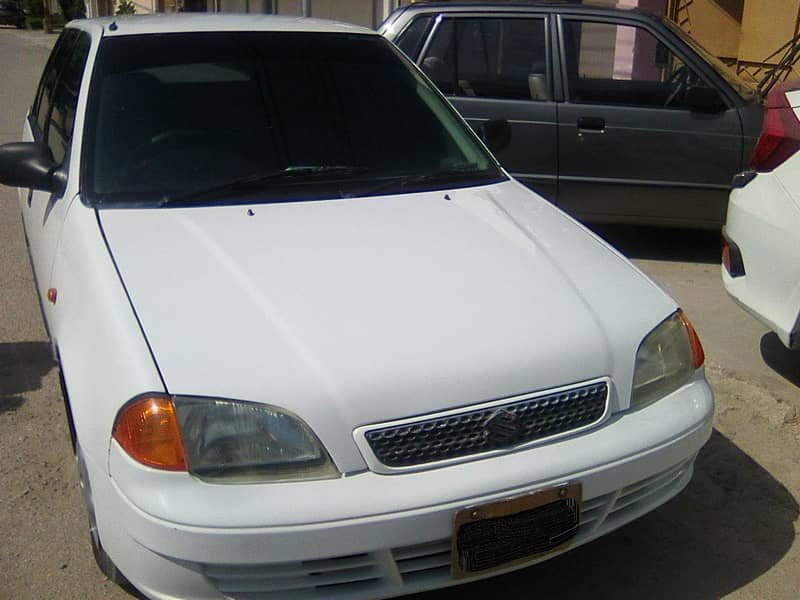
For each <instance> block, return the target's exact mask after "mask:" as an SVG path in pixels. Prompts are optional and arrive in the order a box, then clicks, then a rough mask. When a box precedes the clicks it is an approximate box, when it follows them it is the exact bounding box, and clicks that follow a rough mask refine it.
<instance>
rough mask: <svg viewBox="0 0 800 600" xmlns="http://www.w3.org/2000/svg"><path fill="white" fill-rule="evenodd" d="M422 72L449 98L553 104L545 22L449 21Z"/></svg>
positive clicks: (538, 20) (442, 24) (536, 20)
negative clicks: (468, 97)
mask: <svg viewBox="0 0 800 600" xmlns="http://www.w3.org/2000/svg"><path fill="white" fill-rule="evenodd" d="M422 68H423V70H424V71H425V72H426V73H427V74H428V76H429V77H430V78H431V79H433V81H435V82H436V84H437V85H438V86H439V88H440V89H441V90H442V91H443V92H444V93H446V94H455V95H459V96H470V97H476V98H499V99H509V100H548V99H549V98H550V77H549V76H548V60H547V43H546V36H545V22H544V19H528V18H524V19H523V18H480V19H479V18H456V19H446V20H444V21H443V22H442V23H441V24H440V26H439V27H438V28H437V30H436V34H435V37H434V39H433V40H432V42H431V45H430V48H429V50H428V52H427V54H426V56H425V58H424V59H423V61H422Z"/></svg>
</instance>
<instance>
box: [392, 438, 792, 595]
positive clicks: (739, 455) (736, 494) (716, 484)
mask: <svg viewBox="0 0 800 600" xmlns="http://www.w3.org/2000/svg"><path fill="white" fill-rule="evenodd" d="M798 514H799V508H798V505H797V502H796V501H795V499H794V498H793V497H792V495H791V494H790V493H789V491H788V490H787V489H786V488H785V487H784V486H783V485H782V484H781V483H779V482H778V481H777V480H775V479H774V478H773V477H772V476H771V475H770V474H769V473H768V472H767V471H766V470H765V469H764V468H763V467H761V466H760V465H759V464H758V463H756V462H755V461H754V460H753V459H751V458H750V457H749V456H748V455H747V454H745V453H744V452H742V451H741V450H740V449H739V448H738V447H737V446H736V445H735V444H734V443H733V442H731V441H730V440H729V439H728V438H726V437H725V436H724V435H722V434H721V433H719V432H718V431H716V430H715V431H714V433H713V434H712V437H711V440H710V441H709V442H708V444H706V446H705V447H704V448H703V450H702V451H701V452H700V455H699V456H698V459H697V462H696V464H695V474H694V477H693V479H692V481H691V483H690V484H689V486H688V487H687V488H686V489H685V490H684V491H683V492H682V493H681V494H679V495H678V496H677V497H676V498H675V499H673V500H671V501H670V502H668V503H667V504H665V505H664V506H662V507H661V508H658V509H656V510H655V511H654V512H652V513H650V514H649V515H646V516H645V517H643V518H641V519H639V520H638V521H635V522H633V523H632V524H630V525H628V526H626V527H623V528H622V529H620V530H617V531H616V532H614V533H611V534H609V535H607V536H605V537H603V538H600V539H598V540H595V541H594V542H590V543H588V544H586V545H585V546H582V547H580V548H577V549H576V550H574V551H572V552H568V553H566V554H564V555H562V556H559V557H556V558H554V559H552V560H549V561H546V562H543V563H540V564H538V565H535V566H533V567H530V568H528V569H523V570H521V571H517V572H515V573H510V574H508V575H504V576H500V577H496V578H493V579H487V580H484V581H479V582H475V583H472V584H468V585H469V588H470V589H465V588H463V587H461V586H458V587H454V588H448V589H445V590H440V591H437V592H429V593H426V594H418V595H416V596H408V597H407V598H409V599H410V598H414V599H415V600H450V599H452V600H455V599H456V598H463V597H465V596H466V595H469V596H473V597H477V598H490V597H493V596H498V595H501V596H502V597H503V598H504V600H523V599H525V600H528V599H530V598H533V597H537V598H561V599H567V600H569V599H573V598H574V599H578V598H589V597H591V598H600V599H605V598H608V599H618V598H648V599H650V600H653V599H656V600H658V599H664V600H674V599H675V598H681V599H682V600H708V599H709V598H720V597H723V596H726V595H728V594H730V593H732V592H734V591H735V590H737V589H739V588H741V587H742V586H744V585H746V584H747V583H749V582H751V581H753V580H754V579H756V578H757V577H758V576H760V575H761V574H763V573H764V572H766V571H767V570H769V569H770V568H771V567H772V566H773V565H775V564H776V563H777V562H778V561H780V559H781V558H782V557H783V556H784V555H785V554H786V553H787V552H788V551H789V548H790V547H791V546H792V543H793V542H794V539H795V533H794V526H793V523H794V521H795V519H797V517H798Z"/></svg>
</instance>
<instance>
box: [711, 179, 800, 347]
mask: <svg viewBox="0 0 800 600" xmlns="http://www.w3.org/2000/svg"><path fill="white" fill-rule="evenodd" d="M798 229H800V205H798V203H797V202H796V201H795V200H794V199H792V198H791V196H790V195H789V193H788V192H787V191H786V189H785V188H784V187H783V185H781V183H780V180H779V178H778V177H777V175H775V174H765V175H760V176H758V177H756V178H755V179H753V180H752V181H751V182H749V183H748V184H747V185H746V186H745V187H743V188H740V189H734V190H733V191H732V192H731V196H730V201H729V204H728V217H727V223H726V226H725V233H726V235H727V237H728V238H729V239H730V240H731V241H732V242H733V243H735V244H736V246H738V249H739V251H740V252H741V255H742V260H743V263H744V271H745V274H744V275H743V276H738V277H732V276H731V274H730V273H729V272H728V271H727V270H726V269H725V267H723V268H722V281H723V283H724V285H725V289H726V290H727V292H728V294H729V295H730V296H731V298H733V300H734V301H736V302H737V304H739V305H740V306H741V307H742V308H744V309H745V310H746V311H747V312H749V313H750V314H751V315H753V316H754V317H755V318H756V319H758V320H759V321H761V322H762V323H764V324H765V325H766V326H767V327H769V328H770V329H771V330H772V331H774V332H775V333H776V334H777V335H778V337H779V338H780V340H781V342H783V344H784V345H785V346H787V347H793V344H795V345H796V344H797V340H796V339H794V338H796V337H797V336H796V333H797V328H798V315H799V314H800V238H798V236H797V231H798Z"/></svg>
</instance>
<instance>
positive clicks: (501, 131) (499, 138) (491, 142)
mask: <svg viewBox="0 0 800 600" xmlns="http://www.w3.org/2000/svg"><path fill="white" fill-rule="evenodd" d="M478 135H480V136H481V139H482V140H483V143H484V144H486V145H487V146H488V147H489V150H491V151H492V153H493V154H496V153H497V152H500V151H501V150H502V149H503V148H505V147H506V146H508V145H509V144H510V143H511V125H509V124H508V121H506V120H505V119H491V120H489V121H486V122H485V123H483V124H482V125H481V126H480V128H479V129H478Z"/></svg>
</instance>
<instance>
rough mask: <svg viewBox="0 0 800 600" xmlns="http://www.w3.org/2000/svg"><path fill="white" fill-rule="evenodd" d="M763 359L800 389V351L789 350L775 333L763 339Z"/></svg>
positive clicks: (768, 334) (766, 335)
mask: <svg viewBox="0 0 800 600" xmlns="http://www.w3.org/2000/svg"><path fill="white" fill-rule="evenodd" d="M761 357H762V358H763V359H764V362H765V363H767V366H768V367H769V368H770V369H772V370H773V371H775V372H776V373H777V374H778V375H780V376H781V377H783V378H784V379H786V381H788V382H790V383H792V384H794V385H796V386H797V387H800V350H789V349H788V348H787V347H786V346H784V345H783V343H781V341H780V339H778V336H777V335H775V334H774V333H767V334H765V335H764V336H763V337H762V338H761Z"/></svg>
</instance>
